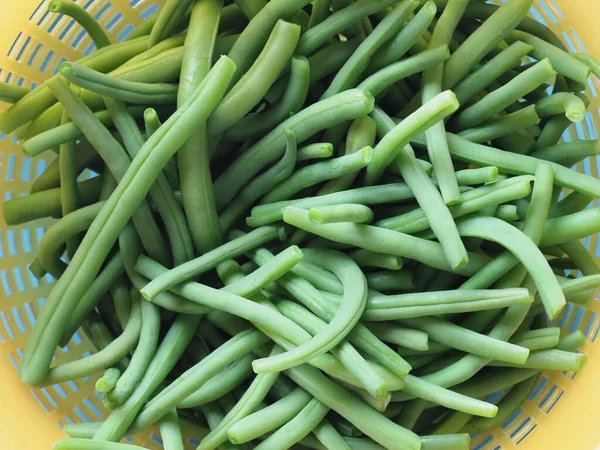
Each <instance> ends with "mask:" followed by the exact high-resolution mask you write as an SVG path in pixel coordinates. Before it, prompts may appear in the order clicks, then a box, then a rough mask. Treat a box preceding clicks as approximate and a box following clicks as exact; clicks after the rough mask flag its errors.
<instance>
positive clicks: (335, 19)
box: [296, 0, 394, 55]
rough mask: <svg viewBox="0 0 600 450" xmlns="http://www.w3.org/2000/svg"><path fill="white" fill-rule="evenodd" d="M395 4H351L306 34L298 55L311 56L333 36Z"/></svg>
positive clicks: (385, 1) (363, 0)
mask: <svg viewBox="0 0 600 450" xmlns="http://www.w3.org/2000/svg"><path fill="white" fill-rule="evenodd" d="M393 4H394V2H393V1H390V0H383V1H381V2H376V3H373V2H370V1H368V0H359V1H357V2H354V3H351V4H350V5H349V6H347V7H345V8H342V9H341V10H339V11H336V12H334V13H333V14H331V15H330V16H329V17H327V18H326V19H325V20H323V21H322V22H321V23H320V24H318V25H316V26H314V27H311V28H310V30H307V31H306V32H304V33H303V34H302V37H301V38H300V41H299V42H298V48H297V49H296V53H298V54H300V55H310V54H311V53H313V51H315V50H316V49H318V48H319V47H320V46H321V45H323V44H324V43H326V42H327V41H328V40H329V39H331V38H332V37H333V36H335V35H336V34H338V33H341V32H343V31H344V30H345V29H347V28H348V27H349V26H351V25H352V24H354V23H356V22H357V21H358V20H360V19H361V18H363V17H367V16H369V15H371V14H374V13H376V12H379V11H382V10H383V9H385V8H387V7H388V6H390V5H393Z"/></svg>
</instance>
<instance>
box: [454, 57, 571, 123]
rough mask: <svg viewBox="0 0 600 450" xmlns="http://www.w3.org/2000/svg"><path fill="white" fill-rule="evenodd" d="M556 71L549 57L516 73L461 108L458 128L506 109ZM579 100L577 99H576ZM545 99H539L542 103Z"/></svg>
mask: <svg viewBox="0 0 600 450" xmlns="http://www.w3.org/2000/svg"><path fill="white" fill-rule="evenodd" d="M555 73H556V72H555V71H554V69H553V68H552V64H551V63H550V60H549V59H543V60H541V61H540V62H538V63H537V64H535V65H534V66H532V67H531V68H530V69H527V70H526V71H525V72H523V73H521V74H519V75H517V76H516V77H515V78H513V79H512V80H511V81H509V82H508V83H507V84H505V85H503V86H502V87H500V88H498V89H496V90H495V91H492V92H491V93H489V94H487V95H486V96H485V97H484V98H483V99H482V100H480V101H478V102H477V103H475V104H474V105H472V106H469V107H468V108H466V109H465V110H463V111H462V112H461V113H460V114H459V115H458V116H457V117H456V119H455V124H456V126H457V127H458V128H459V129H465V128H472V127H475V126H477V125H480V124H482V123H484V122H485V121H487V120H489V119H491V118H492V117H493V116H494V115H496V114H497V113H499V112H501V111H502V110H504V109H506V108H507V107H508V106H510V105H511V104H513V103H515V102H517V101H518V100H519V99H520V98H522V97H523V96H525V95H526V94H528V93H529V92H531V91H533V90H534V89H536V88H538V87H539V86H540V85H541V84H543V83H544V82H545V81H546V80H548V78H550V77H552V75H554V74H555ZM578 100H579V99H578ZM544 102H545V100H540V103H544ZM536 111H537V112H538V114H539V115H540V116H541V117H543V114H542V112H545V109H544V108H543V107H542V106H541V107H540V108H538V107H536Z"/></svg>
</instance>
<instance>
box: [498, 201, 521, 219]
mask: <svg viewBox="0 0 600 450" xmlns="http://www.w3.org/2000/svg"><path fill="white" fill-rule="evenodd" d="M494 217H497V218H498V219H500V220H504V221H505V222H516V221H517V220H519V214H518V213H517V206H516V205H499V206H498V208H497V209H496V214H495V215H494Z"/></svg>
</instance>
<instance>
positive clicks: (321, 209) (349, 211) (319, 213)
mask: <svg viewBox="0 0 600 450" xmlns="http://www.w3.org/2000/svg"><path fill="white" fill-rule="evenodd" d="M308 217H309V218H310V220H312V221H313V222H314V223H316V224H325V223H337V222H354V223H370V222H372V221H373V211H372V210H371V209H370V208H369V207H368V206H365V205H358V204H355V203H349V204H340V205H334V206H316V207H314V208H311V209H310V210H309V211H308Z"/></svg>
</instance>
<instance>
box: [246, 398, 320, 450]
mask: <svg viewBox="0 0 600 450" xmlns="http://www.w3.org/2000/svg"><path fill="white" fill-rule="evenodd" d="M328 412H329V408H328V407H327V406H325V405H324V404H323V403H321V402H319V401H318V400H316V399H314V398H313V399H312V400H311V401H310V402H309V403H308V405H306V406H305V407H304V408H303V409H302V411H300V413H298V415H296V417H294V418H293V419H292V420H290V421H289V422H288V423H287V424H285V425H284V426H283V427H281V428H280V429H279V430H277V431H276V432H275V433H273V434H272V435H271V436H269V437H268V438H267V439H266V440H264V441H263V442H261V443H260V444H259V445H258V446H257V447H256V448H257V449H258V450H277V449H280V448H289V447H291V446H292V445H294V444H295V443H296V442H298V441H300V440H301V439H302V438H303V437H304V436H306V435H308V434H309V433H310V432H311V431H312V430H313V428H315V427H316V426H317V425H318V424H319V423H320V422H321V421H322V420H323V419H324V418H325V416H326V415H327V413H328Z"/></svg>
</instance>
